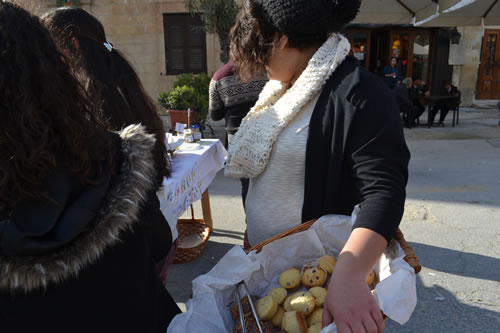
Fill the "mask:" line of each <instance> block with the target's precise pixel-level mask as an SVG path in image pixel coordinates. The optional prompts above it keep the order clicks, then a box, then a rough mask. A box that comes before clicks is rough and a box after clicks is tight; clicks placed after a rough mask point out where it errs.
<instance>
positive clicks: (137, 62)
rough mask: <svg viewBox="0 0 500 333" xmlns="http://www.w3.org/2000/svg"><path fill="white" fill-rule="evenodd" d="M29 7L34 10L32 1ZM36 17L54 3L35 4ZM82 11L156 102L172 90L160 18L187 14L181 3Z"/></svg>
mask: <svg viewBox="0 0 500 333" xmlns="http://www.w3.org/2000/svg"><path fill="white" fill-rule="evenodd" d="M25 1H26V2H31V4H30V5H29V6H28V7H30V6H31V7H32V8H33V4H32V2H33V1H32V0H31V1H30V0H25ZM36 1H39V2H40V5H39V6H36V7H35V10H37V12H38V13H43V12H45V11H47V10H50V9H53V8H55V6H56V0H36ZM80 4H81V7H82V8H83V9H85V10H87V11H88V12H90V13H91V14H92V15H94V16H96V17H97V18H98V19H99V20H100V21H101V23H102V24H103V25H104V29H105V30H106V34H107V38H108V42H110V43H112V44H113V46H114V47H115V48H116V49H118V50H120V51H121V52H122V53H123V54H124V55H125V56H126V57H127V58H128V59H129V60H130V62H131V63H132V64H133V65H134V67H135V69H136V71H137V72H138V74H139V76H140V78H141V80H142V82H143V84H144V87H145V89H146V91H147V92H148V93H149V94H150V95H151V96H152V97H153V99H155V100H156V97H158V95H159V93H160V92H161V91H165V90H167V89H169V88H171V86H172V84H173V81H174V80H175V76H174V75H167V73H166V61H167V59H166V57H165V54H166V52H165V36H164V29H163V15H164V14H166V13H187V12H188V11H187V10H186V8H185V7H184V1H183V0H80ZM219 54H220V47H219V42H218V39H217V36H215V35H212V34H210V35H206V63H207V64H206V68H207V74H208V75H209V76H211V75H212V74H213V73H214V72H215V71H216V70H217V69H218V68H219V67H221V66H222V63H221V62H220V60H219Z"/></svg>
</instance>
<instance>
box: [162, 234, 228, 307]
mask: <svg viewBox="0 0 500 333" xmlns="http://www.w3.org/2000/svg"><path fill="white" fill-rule="evenodd" d="M212 235H213V234H212ZM225 237H228V236H225ZM234 246H235V245H234V244H227V243H217V242H214V241H210V240H209V241H208V243H207V245H206V246H205V248H204V249H203V251H202V252H201V254H200V256H199V257H198V258H196V259H195V260H193V261H191V262H188V263H185V264H179V265H172V266H170V267H169V272H168V276H167V289H168V291H169V292H170V294H171V295H172V297H173V298H174V300H175V301H176V302H177V303H179V302H181V303H186V302H187V300H188V299H189V298H190V297H191V293H192V281H193V280H194V279H195V278H197V277H198V276H200V275H202V274H206V273H208V272H209V271H210V270H211V269H212V268H213V267H214V266H215V264H216V263H217V262H218V261H219V260H220V259H221V258H222V257H223V256H224V255H225V254H226V253H227V251H229V250H230V249H231V248H233V247H234Z"/></svg>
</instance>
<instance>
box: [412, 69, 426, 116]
mask: <svg viewBox="0 0 500 333" xmlns="http://www.w3.org/2000/svg"><path fill="white" fill-rule="evenodd" d="M409 94H410V100H411V101H412V102H413V105H415V107H416V108H415V109H416V114H415V119H418V118H420V116H421V115H422V113H424V111H425V106H423V105H422V101H421V99H420V98H421V97H422V96H429V95H430V91H429V90H427V86H426V85H425V82H424V81H422V79H420V78H414V79H413V84H412V86H411V88H410V90H409Z"/></svg>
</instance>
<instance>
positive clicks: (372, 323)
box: [323, 267, 385, 333]
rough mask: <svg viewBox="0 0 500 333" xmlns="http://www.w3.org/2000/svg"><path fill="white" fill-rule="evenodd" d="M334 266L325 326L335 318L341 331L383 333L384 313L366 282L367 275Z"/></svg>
mask: <svg viewBox="0 0 500 333" xmlns="http://www.w3.org/2000/svg"><path fill="white" fill-rule="evenodd" d="M335 269H336V270H335V272H334V274H333V276H332V279H331V280H330V285H329V286H328V293H327V296H326V299H325V303H324V305H323V327H325V326H326V325H328V324H330V323H331V322H332V321H333V318H335V323H336V325H337V332H338V333H351V332H352V333H358V332H362V333H364V332H367V333H372V332H373V333H378V332H383V331H384V327H385V325H384V320H383V318H382V313H381V311H380V308H379V307H378V305H377V303H376V301H375V297H373V295H372V293H371V292H370V289H369V288H368V286H367V284H366V276H364V277H363V276H362V275H358V276H352V274H349V272H345V273H342V272H339V271H338V270H337V267H335Z"/></svg>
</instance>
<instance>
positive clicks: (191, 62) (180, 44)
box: [163, 14, 207, 75]
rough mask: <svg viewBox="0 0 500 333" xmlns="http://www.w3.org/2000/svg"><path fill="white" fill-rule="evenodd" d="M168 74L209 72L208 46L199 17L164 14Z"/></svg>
mask: <svg viewBox="0 0 500 333" xmlns="http://www.w3.org/2000/svg"><path fill="white" fill-rule="evenodd" d="M163 28H164V29H163V31H164V37H165V58H166V71H167V75H178V74H184V73H202V72H203V73H206V72H207V46H206V40H205V33H204V31H203V29H202V23H201V20H200V18H199V17H193V16H191V15H190V14H163Z"/></svg>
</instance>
